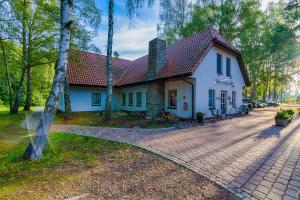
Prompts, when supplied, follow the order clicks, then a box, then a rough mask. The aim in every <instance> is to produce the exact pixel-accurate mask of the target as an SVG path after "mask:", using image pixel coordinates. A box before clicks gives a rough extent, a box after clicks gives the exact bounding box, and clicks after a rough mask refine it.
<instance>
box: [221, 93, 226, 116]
mask: <svg viewBox="0 0 300 200" xmlns="http://www.w3.org/2000/svg"><path fill="white" fill-rule="evenodd" d="M221 113H222V114H226V113H227V91H221Z"/></svg>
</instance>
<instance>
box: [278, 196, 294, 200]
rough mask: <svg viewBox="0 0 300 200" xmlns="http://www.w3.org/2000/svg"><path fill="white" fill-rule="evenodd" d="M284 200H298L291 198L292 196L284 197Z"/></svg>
mask: <svg viewBox="0 0 300 200" xmlns="http://www.w3.org/2000/svg"><path fill="white" fill-rule="evenodd" d="M282 199H283V200H298V199H297V198H294V197H290V196H287V195H285V196H283V198H282Z"/></svg>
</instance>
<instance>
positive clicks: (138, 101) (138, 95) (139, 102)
mask: <svg viewBox="0 0 300 200" xmlns="http://www.w3.org/2000/svg"><path fill="white" fill-rule="evenodd" d="M142 95H143V93H142V92H137V93H136V106H137V107H142Z"/></svg>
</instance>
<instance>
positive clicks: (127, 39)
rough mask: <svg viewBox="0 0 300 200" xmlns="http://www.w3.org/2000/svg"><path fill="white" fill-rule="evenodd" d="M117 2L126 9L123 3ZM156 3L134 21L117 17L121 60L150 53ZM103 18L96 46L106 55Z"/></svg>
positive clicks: (156, 17)
mask: <svg viewBox="0 0 300 200" xmlns="http://www.w3.org/2000/svg"><path fill="white" fill-rule="evenodd" d="M274 1H275V2H276V1H278V0H261V8H262V9H263V10H264V9H265V8H266V7H267V5H268V4H269V3H270V2H274ZM116 2H117V3H119V6H120V7H122V8H123V9H125V5H123V4H124V3H123V1H116ZM155 2H156V3H155V5H153V7H152V8H147V7H145V8H143V9H141V10H140V11H139V13H138V16H137V17H136V18H134V19H132V20H130V19H129V18H128V17H127V16H124V15H116V16H115V26H114V40H113V50H114V51H118V53H119V54H120V57H121V58H126V59H130V60H134V59H136V58H139V57H141V56H143V55H146V54H147V53H148V43H149V41H150V40H151V39H153V38H155V37H157V24H158V23H159V1H155ZM102 17H103V21H102V24H101V28H100V30H99V34H98V37H96V38H95V39H94V44H95V45H96V46H97V47H99V48H100V50H101V52H102V54H106V44H107V42H106V41H107V16H102Z"/></svg>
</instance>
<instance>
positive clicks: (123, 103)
mask: <svg viewBox="0 0 300 200" xmlns="http://www.w3.org/2000/svg"><path fill="white" fill-rule="evenodd" d="M122 105H123V106H126V93H123V94H122Z"/></svg>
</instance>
